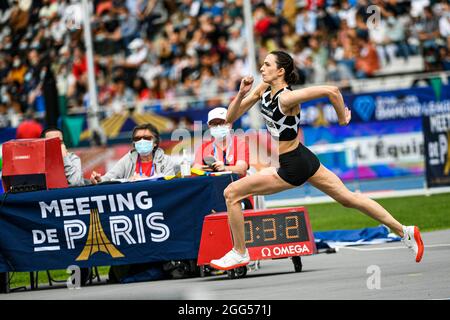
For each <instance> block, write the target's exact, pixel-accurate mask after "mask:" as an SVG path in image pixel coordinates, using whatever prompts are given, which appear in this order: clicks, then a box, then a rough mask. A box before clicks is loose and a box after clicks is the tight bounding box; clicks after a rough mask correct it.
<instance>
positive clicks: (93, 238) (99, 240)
mask: <svg viewBox="0 0 450 320" xmlns="http://www.w3.org/2000/svg"><path fill="white" fill-rule="evenodd" d="M99 251H101V252H104V253H107V254H109V255H110V256H112V257H113V258H122V257H124V255H123V254H122V253H121V252H120V251H119V250H117V248H116V247H115V246H114V245H113V244H112V243H111V241H109V239H108V237H107V236H106V234H105V232H104V231H103V228H102V225H101V223H100V217H99V216H98V209H91V215H90V225H89V236H88V239H87V241H86V245H85V246H84V249H83V251H81V253H80V255H79V256H78V258H77V259H76V261H82V260H88V259H89V257H90V256H92V255H93V254H94V253H96V252H99Z"/></svg>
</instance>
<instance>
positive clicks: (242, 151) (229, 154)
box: [193, 108, 249, 177]
mask: <svg viewBox="0 0 450 320" xmlns="http://www.w3.org/2000/svg"><path fill="white" fill-rule="evenodd" d="M226 117H227V109H225V108H214V109H212V110H211V111H210V112H209V113H208V127H209V130H210V132H211V136H212V137H213V139H212V140H211V141H207V142H205V143H203V144H202V146H201V147H200V148H199V149H198V150H197V151H196V153H195V160H194V165H193V167H194V168H196V169H201V170H205V171H216V172H217V171H231V172H233V173H236V174H238V175H239V176H240V177H244V176H245V175H246V173H247V170H248V168H249V148H248V145H247V144H246V143H245V140H244V139H240V138H238V137H237V136H236V135H232V134H231V127H230V125H229V124H226ZM208 156H209V157H211V156H212V157H214V158H215V160H216V161H215V162H214V163H213V164H212V165H211V166H209V165H208V164H207V163H206V162H205V157H208Z"/></svg>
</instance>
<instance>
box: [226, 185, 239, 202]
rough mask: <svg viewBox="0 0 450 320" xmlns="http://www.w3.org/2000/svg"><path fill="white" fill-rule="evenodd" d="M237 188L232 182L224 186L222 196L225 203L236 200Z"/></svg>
mask: <svg viewBox="0 0 450 320" xmlns="http://www.w3.org/2000/svg"><path fill="white" fill-rule="evenodd" d="M237 191H238V190H237V188H236V186H235V185H234V183H231V184H229V185H228V187H226V188H225V190H224V191H223V196H224V198H225V201H226V203H228V204H233V203H234V202H236V201H238V199H237V195H238V192H237Z"/></svg>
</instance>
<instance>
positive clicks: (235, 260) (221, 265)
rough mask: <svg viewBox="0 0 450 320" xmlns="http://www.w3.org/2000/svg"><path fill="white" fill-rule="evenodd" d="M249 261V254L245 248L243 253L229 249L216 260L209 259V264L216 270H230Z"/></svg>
mask: <svg viewBox="0 0 450 320" xmlns="http://www.w3.org/2000/svg"><path fill="white" fill-rule="evenodd" d="M249 262H250V255H249V254H248V250H247V249H245V254H240V253H239V252H237V251H236V250H234V248H233V249H231V251H229V252H228V253H227V254H226V255H224V256H223V257H222V258H220V259H217V260H211V262H210V263H209V265H210V266H211V267H213V268H214V269H218V270H231V269H235V268H238V267H243V266H246V265H248V263H249Z"/></svg>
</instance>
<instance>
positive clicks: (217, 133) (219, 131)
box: [210, 126, 230, 140]
mask: <svg viewBox="0 0 450 320" xmlns="http://www.w3.org/2000/svg"><path fill="white" fill-rule="evenodd" d="M210 131H211V135H212V136H213V137H214V138H215V139H217V140H223V139H225V138H226V137H227V136H228V135H229V134H230V128H229V127H228V126H216V127H211V129H210Z"/></svg>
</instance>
